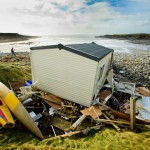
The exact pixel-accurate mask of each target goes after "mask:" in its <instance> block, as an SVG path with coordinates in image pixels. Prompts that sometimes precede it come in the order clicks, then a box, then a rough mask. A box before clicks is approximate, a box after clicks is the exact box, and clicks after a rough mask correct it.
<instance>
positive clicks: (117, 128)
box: [103, 113, 120, 131]
mask: <svg viewBox="0 0 150 150" xmlns="http://www.w3.org/2000/svg"><path fill="white" fill-rule="evenodd" d="M103 116H104V117H105V118H106V119H109V117H108V116H107V115H106V114H105V113H103ZM109 120H110V119H109ZM111 124H112V125H113V126H114V127H115V128H116V130H117V131H120V128H119V127H118V126H117V125H116V124H115V123H113V122H112V123H111Z"/></svg>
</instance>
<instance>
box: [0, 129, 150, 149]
mask: <svg viewBox="0 0 150 150" xmlns="http://www.w3.org/2000/svg"><path fill="white" fill-rule="evenodd" d="M149 147H150V132H143V133H139V134H136V133H133V132H129V131H124V132H116V130H114V129H111V128H103V129H102V130H101V131H99V132H98V133H96V134H93V135H90V136H88V137H77V136H74V137H72V138H70V139H68V138H66V139H61V138H59V139H57V140H54V141H50V140H49V139H45V140H43V141H40V140H38V139H37V138H35V137H34V136H33V135H32V134H30V133H29V132H28V131H24V130H17V129H16V130H14V129H5V130H4V129H3V130H1V131H0V150H6V149H22V150H42V149H45V150H64V149H65V150H67V149H68V150H73V149H74V150H79V149H83V150H85V149H87V150H93V149H94V150H122V149H124V150H125V149H126V150H133V149H136V150H149Z"/></svg>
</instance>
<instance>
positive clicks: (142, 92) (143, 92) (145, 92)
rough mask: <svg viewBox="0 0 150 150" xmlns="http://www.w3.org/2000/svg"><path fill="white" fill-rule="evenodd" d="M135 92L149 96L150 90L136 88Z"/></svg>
mask: <svg viewBox="0 0 150 150" xmlns="http://www.w3.org/2000/svg"><path fill="white" fill-rule="evenodd" d="M136 91H137V92H138V93H140V94H142V95H144V96H150V90H148V89H146V88H145V87H138V88H136Z"/></svg>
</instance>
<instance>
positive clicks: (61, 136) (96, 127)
mask: <svg viewBox="0 0 150 150" xmlns="http://www.w3.org/2000/svg"><path fill="white" fill-rule="evenodd" d="M103 126H104V125H97V126H93V127H90V129H100V128H101V127H103ZM84 130H85V129H84ZM84 130H81V131H74V132H69V133H66V134H63V135H58V136H55V137H53V138H49V139H47V140H49V141H53V140H56V139H58V138H65V137H70V136H72V135H76V134H79V133H83V131H84Z"/></svg>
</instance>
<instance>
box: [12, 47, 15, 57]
mask: <svg viewBox="0 0 150 150" xmlns="http://www.w3.org/2000/svg"><path fill="white" fill-rule="evenodd" d="M11 56H15V57H16V54H15V49H14V48H13V47H12V48H11Z"/></svg>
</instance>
